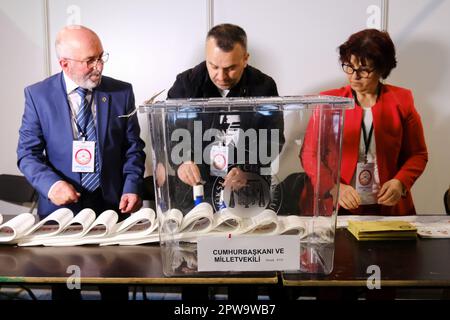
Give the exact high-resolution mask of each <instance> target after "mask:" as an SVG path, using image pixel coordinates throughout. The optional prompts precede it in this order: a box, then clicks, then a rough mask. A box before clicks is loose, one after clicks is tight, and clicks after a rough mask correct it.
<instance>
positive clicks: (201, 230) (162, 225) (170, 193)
mask: <svg viewBox="0 0 450 320" xmlns="http://www.w3.org/2000/svg"><path fill="white" fill-rule="evenodd" d="M353 105H354V103H353V100H352V99H348V98H339V97H330V96H295V97H261V98H213V99H188V100H181V99H174V100H166V101H162V102H156V103H153V104H148V105H143V106H141V107H140V108H139V109H140V112H144V113H147V114H148V119H149V130H150V136H151V145H152V158H153V159H152V160H153V174H154V183H155V195H156V209H157V210H156V211H157V215H158V223H159V232H160V245H161V249H162V250H161V251H162V256H163V270H164V273H165V274H166V275H168V276H174V275H176V276H180V275H204V274H210V273H217V274H223V273H234V272H246V271H269V270H280V271H292V272H308V273H323V274H328V273H330V272H331V271H332V268H333V259H334V235H335V227H336V216H337V196H338V192H339V190H338V186H339V183H338V182H339V180H340V177H339V174H340V159H341V146H342V132H343V123H344V113H345V112H344V111H345V110H346V109H349V108H352V107H353Z"/></svg>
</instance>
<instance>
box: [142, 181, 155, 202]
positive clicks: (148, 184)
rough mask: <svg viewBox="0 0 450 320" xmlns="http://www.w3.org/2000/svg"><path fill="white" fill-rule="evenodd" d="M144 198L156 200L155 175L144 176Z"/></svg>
mask: <svg viewBox="0 0 450 320" xmlns="http://www.w3.org/2000/svg"><path fill="white" fill-rule="evenodd" d="M142 198H143V199H144V200H151V201H155V185H154V182H153V176H148V177H145V178H144V192H143V196H142Z"/></svg>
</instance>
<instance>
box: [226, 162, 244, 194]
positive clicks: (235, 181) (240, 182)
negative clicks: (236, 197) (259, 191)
mask: <svg viewBox="0 0 450 320" xmlns="http://www.w3.org/2000/svg"><path fill="white" fill-rule="evenodd" d="M246 185H247V174H246V173H245V172H244V171H242V170H241V169H239V168H236V167H235V168H233V169H231V170H230V172H228V174H227V176H226V177H225V181H224V182H223V186H224V187H231V190H239V189H241V188H243V187H245V186H246Z"/></svg>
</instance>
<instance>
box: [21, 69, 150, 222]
mask: <svg viewBox="0 0 450 320" xmlns="http://www.w3.org/2000/svg"><path fill="white" fill-rule="evenodd" d="M94 99H95V103H96V108H97V109H96V114H97V116H96V119H97V122H96V128H97V147H98V148H99V160H100V170H101V171H100V172H101V176H100V185H101V188H102V191H103V198H104V199H105V201H106V202H107V203H108V204H109V205H112V206H114V207H117V208H118V205H119V202H120V197H121V195H122V194H123V193H136V194H141V191H142V183H143V174H144V162H145V154H144V152H143V148H144V142H143V141H142V140H141V139H140V138H139V134H140V129H139V123H138V120H137V117H136V116H133V117H130V118H119V117H118V116H119V115H124V114H128V113H130V112H131V111H132V110H133V109H134V108H135V104H134V94H133V89H132V86H131V84H129V83H125V82H121V81H118V80H115V79H112V78H109V77H105V76H103V77H102V81H101V84H100V85H99V86H98V87H97V88H95V90H94ZM73 140H74V139H73V131H72V120H71V112H70V107H69V103H68V100H67V94H66V90H65V83H64V78H63V74H62V73H59V74H56V75H54V76H52V77H50V78H47V79H45V80H44V81H41V82H38V83H36V84H34V85H31V86H29V87H27V88H25V111H24V115H23V118H22V126H21V128H20V131H19V144H18V148H17V156H18V161H17V164H18V166H19V169H20V170H21V171H22V173H23V174H24V175H25V177H26V178H27V179H28V181H30V183H31V184H32V185H33V187H34V188H35V189H36V190H37V191H38V192H39V205H38V214H39V215H40V216H46V215H48V214H50V213H51V212H53V211H54V210H56V209H58V208H59V207H58V206H55V205H54V204H53V203H51V202H50V200H49V199H48V198H47V195H48V191H49V189H50V187H51V186H52V185H53V184H54V183H55V182H56V181H58V180H65V181H67V182H69V183H71V184H72V185H73V186H74V187H75V188H76V189H77V190H78V191H80V190H81V174H80V173H75V172H72V141H73ZM67 207H68V208H70V209H72V210H73V211H74V212H75V213H77V212H78V211H80V210H81V209H82V208H81V207H79V206H77V204H72V205H69V206H67Z"/></svg>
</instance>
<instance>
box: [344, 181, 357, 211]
mask: <svg viewBox="0 0 450 320" xmlns="http://www.w3.org/2000/svg"><path fill="white" fill-rule="evenodd" d="M360 204H361V197H360V196H359V194H358V192H356V190H355V188H353V187H352V186H349V185H348V184H343V183H341V184H340V185H339V205H340V206H341V207H343V208H345V209H347V210H351V209H356V208H358V207H359V205H360Z"/></svg>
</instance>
